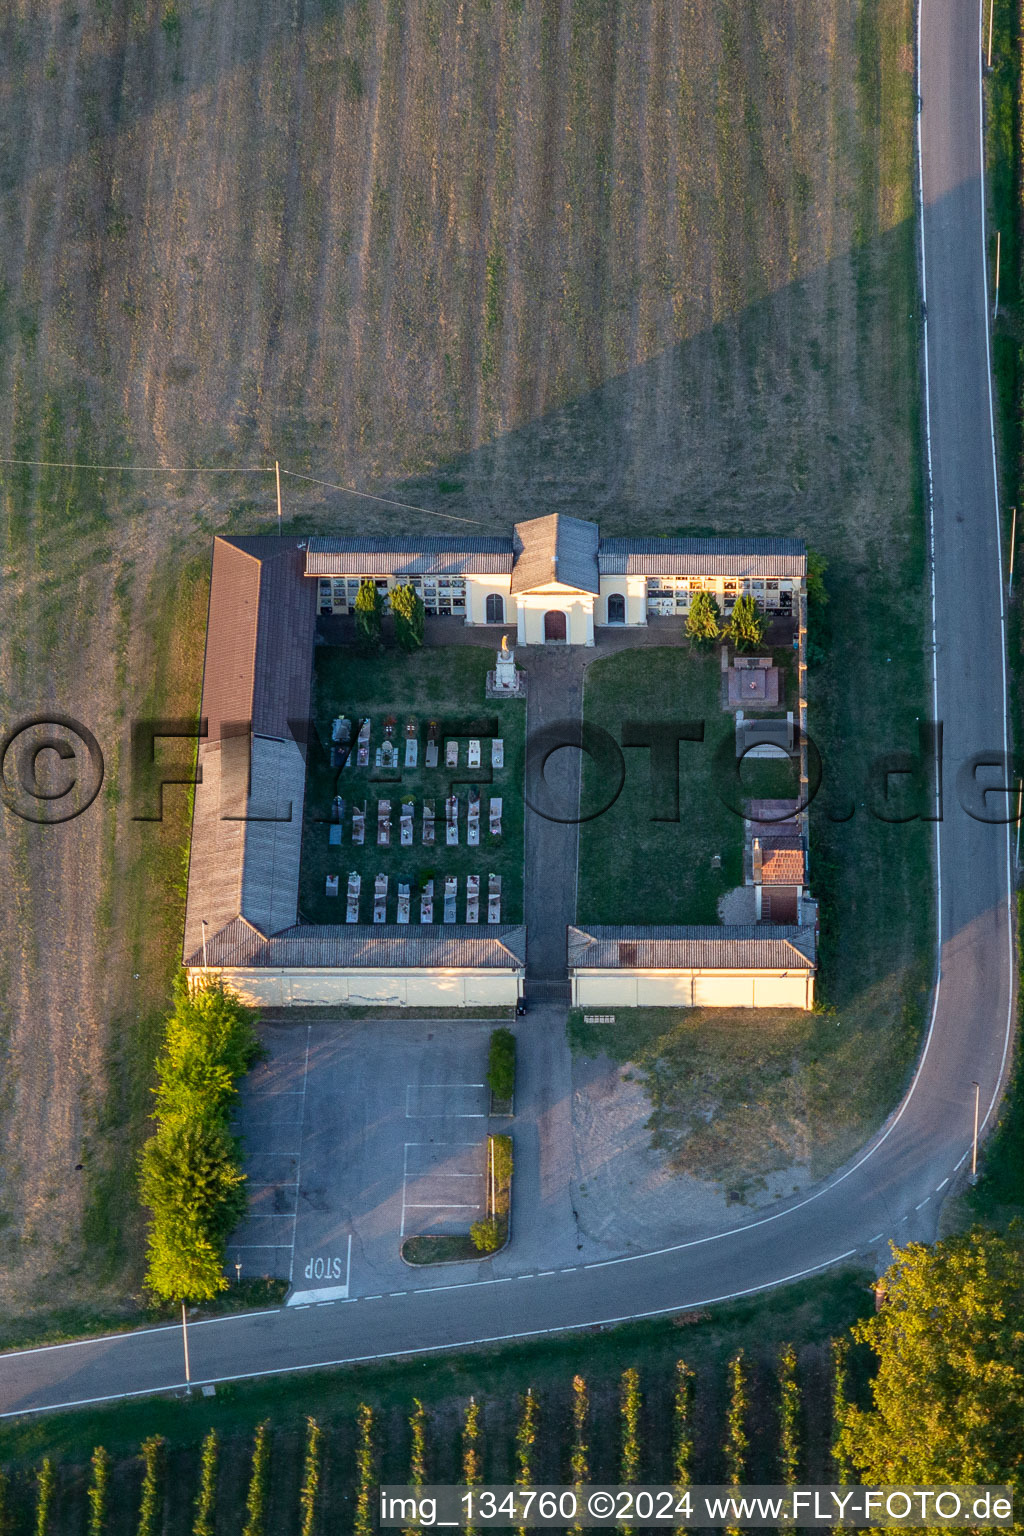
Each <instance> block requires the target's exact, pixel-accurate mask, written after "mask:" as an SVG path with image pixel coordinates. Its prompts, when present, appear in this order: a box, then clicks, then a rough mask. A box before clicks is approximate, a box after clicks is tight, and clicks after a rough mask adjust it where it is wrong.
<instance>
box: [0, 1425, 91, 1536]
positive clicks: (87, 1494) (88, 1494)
mask: <svg viewBox="0 0 1024 1536" xmlns="http://www.w3.org/2000/svg"><path fill="white" fill-rule="evenodd" d="M90 1469H91V1471H90V1477H89V1487H88V1489H87V1491H86V1495H85V1498H86V1503H87V1504H88V1506H89V1525H88V1532H89V1536H103V1526H104V1522H105V1520H106V1516H107V1483H108V1481H109V1479H110V1456H109V1454H108V1452H107V1451H106V1450H105V1449H104V1447H103V1446H102V1445H98V1446H97V1447H96V1449H95V1450H94V1451H93V1453H92V1461H91V1462H90ZM2 1530H3V1523H2V1522H0V1531H2Z"/></svg>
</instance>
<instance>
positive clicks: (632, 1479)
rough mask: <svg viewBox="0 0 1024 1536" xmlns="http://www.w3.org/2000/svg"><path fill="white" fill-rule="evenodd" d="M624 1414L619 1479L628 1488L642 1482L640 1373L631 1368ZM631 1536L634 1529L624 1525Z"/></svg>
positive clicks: (625, 1377) (624, 1386) (623, 1396)
mask: <svg viewBox="0 0 1024 1536" xmlns="http://www.w3.org/2000/svg"><path fill="white" fill-rule="evenodd" d="M620 1389H621V1397H620V1404H619V1406H620V1409H621V1412H622V1464H621V1466H620V1468H619V1478H620V1480H621V1481H622V1482H623V1483H624V1484H625V1485H626V1486H627V1487H628V1486H630V1485H631V1484H633V1483H638V1482H639V1481H640V1372H639V1371H638V1370H636V1369H635V1367H633V1366H630V1367H629V1369H628V1370H625V1371H623V1373H622V1381H621V1384H620ZM622 1530H623V1532H624V1533H629V1536H631V1533H632V1530H633V1527H632V1526H629V1525H624V1526H623V1527H622Z"/></svg>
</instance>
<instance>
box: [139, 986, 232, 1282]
mask: <svg viewBox="0 0 1024 1536" xmlns="http://www.w3.org/2000/svg"><path fill="white" fill-rule="evenodd" d="M253 1017H254V1015H253V1012H252V1010H251V1009H250V1008H247V1007H245V1005H244V1004H243V1003H240V1002H239V1001H238V999H237V998H235V997H233V996H232V995H231V994H230V993H228V992H225V990H224V988H223V987H222V986H221V985H220V984H219V983H211V984H209V985H207V986H204V987H200V988H197V989H196V990H194V991H192V992H190V991H189V989H188V986H187V985H186V984H185V983H184V982H183V981H182V982H179V984H178V985H177V986H176V988H175V995H174V1009H173V1012H172V1014H171V1016H170V1018H169V1019H168V1021H167V1025H166V1029H165V1034H164V1045H163V1050H162V1051H161V1053H160V1056H159V1057H158V1058H157V1063H156V1068H157V1087H156V1088H155V1090H154V1097H155V1099H156V1111H155V1113H154V1115H153V1118H154V1119H155V1120H156V1122H157V1131H156V1134H155V1135H154V1136H152V1137H151V1138H150V1140H149V1141H148V1142H147V1143H146V1145H145V1146H144V1147H143V1149H142V1152H141V1155H140V1159H139V1184H140V1191H141V1194H142V1199H143V1201H144V1202H145V1204H146V1205H148V1206H149V1207H150V1209H151V1211H152V1213H153V1217H152V1222H151V1224H150V1230H149V1252H148V1259H149V1265H148V1269H147V1273H146V1284H147V1285H148V1286H149V1288H150V1290H151V1291H152V1292H153V1293H154V1295H155V1296H157V1297H158V1298H159V1300H161V1301H210V1300H212V1299H213V1297H214V1296H216V1295H217V1294H218V1292H219V1291H222V1290H224V1289H225V1288H226V1286H227V1281H226V1279H225V1278H224V1275H223V1265H224V1243H225V1241H226V1239H227V1237H228V1234H229V1233H230V1231H231V1229H232V1227H234V1226H235V1225H236V1224H237V1222H238V1221H239V1220H240V1219H241V1217H242V1215H243V1214H244V1211H245V1203H246V1202H245V1176H244V1174H243V1173H242V1169H241V1154H240V1150H239V1146H238V1143H237V1141H236V1140H235V1138H234V1137H233V1136H232V1135H231V1131H230V1128H229V1126H230V1113H231V1107H232V1105H233V1103H234V1099H235V1097H236V1093H237V1089H236V1086H235V1083H236V1079H237V1078H238V1077H240V1076H241V1074H242V1073H243V1072H245V1071H246V1070H247V1069H248V1068H249V1067H250V1066H251V1065H252V1064H253V1062H254V1061H255V1060H256V1059H257V1058H258V1057H259V1055H260V1054H261V1049H262V1048H261V1046H260V1042H259V1039H258V1037H257V1035H256V1032H255V1030H254V1029H253V1026H252V1020H253Z"/></svg>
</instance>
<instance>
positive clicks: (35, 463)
mask: <svg viewBox="0 0 1024 1536" xmlns="http://www.w3.org/2000/svg"><path fill="white" fill-rule="evenodd" d="M0 464H14V465H19V466H20V467H22V468H24V469H94V470H101V469H102V470H109V471H110V472H111V473H115V472H116V471H118V470H135V471H138V472H139V473H143V474H148V475H272V474H273V473H274V466H273V464H263V465H242V466H240V467H239V468H237V469H225V468H224V467H223V466H221V465H218V466H216V467H214V466H211V465H206V464H190V465H186V466H185V467H184V468H180V467H174V466H170V465H167V464H81V463H73V462H69V461H66V460H61V459H4V458H0ZM281 473H282V475H288V476H289V478H290V479H292V480H305V481H307V482H308V484H310V485H321V486H323V487H324V488H325V489H326V490H329V491H342V492H343V493H344V494H345V495H346V496H360V497H362V498H363V500H364V501H377V502H380V504H381V506H384V507H401V508H403V510H405V511H406V512H422V513H424V514H425V515H426V516H427V517H446V518H449V519H450V520H451V521H452V522H454V523H472V524H473V526H474V527H477V528H486V527H487V526H488V525H487V524H486V523H484V522H481V520H480V518H478V517H459V516H457V515H456V513H454V512H440V511H438V510H437V508H436V507H418V506H416V504H415V503H414V502H411V501H395V500H394V499H393V498H392V497H390V496H374V495H373V494H372V492H370V491H357V490H356V489H355V487H354V486H351V485H336V484H335V482H334V481H333V480H317V479H316V478H315V477H314V476H313V475H301V474H299V472H298V470H294V469H282V470H281Z"/></svg>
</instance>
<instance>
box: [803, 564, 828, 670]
mask: <svg viewBox="0 0 1024 1536" xmlns="http://www.w3.org/2000/svg"><path fill="white" fill-rule="evenodd" d="M827 570H828V561H827V560H826V559H824V557H823V556H821V555H819V554H817V553H816V552H815V551H814V550H813V549H809V550H808V551H807V665H808V666H809V667H816V666H817V665H818V663H819V662H821V661H823V660H824V659H825V646H826V643H827V640H828V619H827V617H826V614H825V609H826V608H827V606H828V588H827V587H826V586H825V572H826V571H827Z"/></svg>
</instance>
